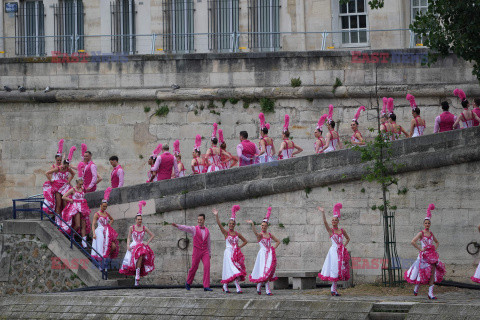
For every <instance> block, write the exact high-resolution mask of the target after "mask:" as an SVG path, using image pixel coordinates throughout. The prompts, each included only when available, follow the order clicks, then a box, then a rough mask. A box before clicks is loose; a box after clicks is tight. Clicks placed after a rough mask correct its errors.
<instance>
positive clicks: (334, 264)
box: [318, 203, 350, 296]
mask: <svg viewBox="0 0 480 320" xmlns="http://www.w3.org/2000/svg"><path fill="white" fill-rule="evenodd" d="M340 209H342V204H341V203H337V204H336V205H335V206H334V207H333V218H332V227H331V228H330V226H329V225H328V222H327V218H326V217H325V210H324V209H323V208H321V207H318V210H319V211H320V212H321V213H322V217H323V224H324V225H325V229H327V232H328V235H329V236H330V240H331V241H332V246H331V247H330V250H328V253H327V257H326V258H325V262H324V263H323V267H322V271H320V273H319V274H318V276H319V277H320V279H322V280H323V281H331V282H332V287H331V289H330V293H331V295H332V296H340V294H339V293H338V292H337V281H347V280H348V279H350V265H349V261H350V255H349V254H348V250H347V248H346V246H347V244H348V243H349V242H350V237H349V236H348V234H347V233H346V232H345V230H343V229H338V223H339V221H340V217H341V214H340ZM343 238H345V243H343Z"/></svg>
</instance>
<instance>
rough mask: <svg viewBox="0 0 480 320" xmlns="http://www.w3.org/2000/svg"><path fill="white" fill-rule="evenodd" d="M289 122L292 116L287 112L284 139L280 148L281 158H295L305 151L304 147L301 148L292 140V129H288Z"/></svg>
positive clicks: (279, 157)
mask: <svg viewBox="0 0 480 320" xmlns="http://www.w3.org/2000/svg"><path fill="white" fill-rule="evenodd" d="M289 123H290V116H289V115H288V114H286V115H285V124H284V125H283V132H282V138H283V141H282V144H281V145H280V149H279V150H278V159H279V160H281V159H289V158H293V157H294V156H295V155H296V154H298V153H300V152H302V151H303V149H302V148H300V147H299V146H298V145H296V144H295V143H294V142H293V141H292V140H290V131H288V125H289ZM295 149H296V150H295ZM294 150H295V151H294Z"/></svg>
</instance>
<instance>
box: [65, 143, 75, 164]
mask: <svg viewBox="0 0 480 320" xmlns="http://www.w3.org/2000/svg"><path fill="white" fill-rule="evenodd" d="M75 150H77V147H75V146H72V147H71V148H70V151H69V152H68V158H67V161H68V163H70V162H71V161H72V158H73V153H74V152H75Z"/></svg>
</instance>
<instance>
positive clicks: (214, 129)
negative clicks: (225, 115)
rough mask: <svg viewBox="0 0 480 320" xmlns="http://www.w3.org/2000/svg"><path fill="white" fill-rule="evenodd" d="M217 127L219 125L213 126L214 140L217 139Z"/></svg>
mask: <svg viewBox="0 0 480 320" xmlns="http://www.w3.org/2000/svg"><path fill="white" fill-rule="evenodd" d="M217 127H218V124H216V123H214V124H213V132H212V139H213V138H216V137H217Z"/></svg>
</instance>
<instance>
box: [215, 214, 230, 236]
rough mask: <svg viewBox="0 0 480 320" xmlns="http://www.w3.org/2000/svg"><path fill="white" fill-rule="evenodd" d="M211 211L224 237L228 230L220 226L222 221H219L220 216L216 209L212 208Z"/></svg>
mask: <svg viewBox="0 0 480 320" xmlns="http://www.w3.org/2000/svg"><path fill="white" fill-rule="evenodd" d="M212 213H213V214H214V215H215V219H216V220H217V224H218V227H219V228H220V231H221V232H222V234H223V236H224V237H226V236H227V234H228V232H227V230H225V228H224V227H223V226H222V223H221V222H220V218H219V217H218V210H217V209H215V208H213V209H212Z"/></svg>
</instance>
